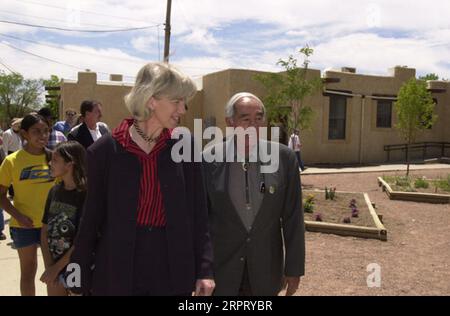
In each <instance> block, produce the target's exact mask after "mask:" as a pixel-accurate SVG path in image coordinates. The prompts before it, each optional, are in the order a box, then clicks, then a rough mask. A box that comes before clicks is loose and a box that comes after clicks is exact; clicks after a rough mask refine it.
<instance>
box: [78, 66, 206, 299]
mask: <svg viewBox="0 0 450 316" xmlns="http://www.w3.org/2000/svg"><path fill="white" fill-rule="evenodd" d="M195 92H196V88H195V84H194V83H193V81H192V80H191V79H190V78H189V77H187V76H185V75H184V74H182V73H181V72H180V71H178V70H177V69H175V68H173V67H172V66H169V65H167V64H163V63H150V64H147V65H145V66H144V67H143V68H142V69H141V70H140V71H139V73H138V75H137V79H136V83H135V86H134V88H133V89H132V90H131V92H130V93H129V94H128V95H127V96H126V97H125V103H126V106H127V108H128V110H129V111H130V113H131V114H132V118H130V119H125V120H124V121H123V122H122V123H121V124H120V125H119V127H117V128H116V129H115V130H114V131H113V133H112V135H105V136H103V137H102V138H101V139H100V140H98V141H97V142H96V143H95V144H94V145H92V146H91V147H89V149H88V190H87V198H86V204H85V207H84V212H83V216H82V219H81V224H80V229H79V233H78V236H77V239H76V241H75V245H74V252H73V255H72V260H71V261H72V262H73V263H77V264H79V267H80V268H81V287H78V288H77V287H74V288H72V292H73V293H83V294H92V295H140V296H142V295H157V296H161V295H164V296H167V295H191V293H192V292H193V291H195V292H196V295H210V294H211V293H212V291H213V289H214V281H213V280H212V249H211V241H210V236H209V232H208V227H207V208H206V195H205V190H204V185H203V180H202V172H201V165H200V163H194V162H181V163H175V162H174V161H173V160H172V159H171V149H172V147H173V145H174V144H175V143H176V142H177V140H172V139H171V131H172V129H173V128H175V127H176V126H177V124H178V122H179V120H180V117H181V116H182V115H184V114H185V112H186V102H187V100H188V99H189V98H191V97H192V96H193V95H194V94H195Z"/></svg>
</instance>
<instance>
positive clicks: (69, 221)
mask: <svg viewBox="0 0 450 316" xmlns="http://www.w3.org/2000/svg"><path fill="white" fill-rule="evenodd" d="M85 156H86V150H85V149H84V147H83V146H81V145H80V144H79V143H77V142H75V141H69V142H64V143H59V144H58V145H57V146H56V148H55V151H54V152H53V154H52V160H51V162H50V170H51V175H52V177H54V178H58V179H61V182H60V183H57V184H55V186H54V187H53V188H52V189H51V190H50V192H49V194H48V197H47V202H46V204H45V211H44V217H43V219H42V229H41V248H42V256H43V258H44V264H45V272H44V273H43V274H42V276H41V278H40V280H41V281H42V282H44V283H46V284H47V292H48V295H49V296H67V294H68V292H67V289H66V288H67V283H66V275H65V274H66V273H65V269H66V266H67V264H69V261H70V256H71V254H72V251H73V241H74V239H75V235H76V233H77V230H78V224H79V222H80V217H81V211H82V208H83V204H84V199H85V197H86V185H87V181H86V171H85Z"/></svg>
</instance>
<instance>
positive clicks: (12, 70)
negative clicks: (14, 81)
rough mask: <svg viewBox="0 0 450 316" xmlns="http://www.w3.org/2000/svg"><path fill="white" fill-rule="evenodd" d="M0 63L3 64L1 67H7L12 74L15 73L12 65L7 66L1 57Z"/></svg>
mask: <svg viewBox="0 0 450 316" xmlns="http://www.w3.org/2000/svg"><path fill="white" fill-rule="evenodd" d="M0 64H1V65H3V67H5V68H6V69H8V70H9V71H10V72H11V73H12V74H14V73H16V71H15V70H14V69H13V68H12V67H10V66H8V65H7V64H6V63H5V62H3V61H2V60H1V59H0Z"/></svg>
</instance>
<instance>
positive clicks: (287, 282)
mask: <svg viewBox="0 0 450 316" xmlns="http://www.w3.org/2000/svg"><path fill="white" fill-rule="evenodd" d="M283 284H284V285H283V288H286V286H287V289H286V296H292V295H294V293H295V292H296V291H297V290H298V286H299V284H300V277H284V283H283Z"/></svg>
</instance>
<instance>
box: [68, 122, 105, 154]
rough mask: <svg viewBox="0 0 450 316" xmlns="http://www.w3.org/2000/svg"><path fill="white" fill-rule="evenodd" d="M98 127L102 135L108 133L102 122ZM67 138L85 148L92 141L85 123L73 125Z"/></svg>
mask: <svg viewBox="0 0 450 316" xmlns="http://www.w3.org/2000/svg"><path fill="white" fill-rule="evenodd" d="M98 128H99V130H100V134H102V136H103V135H105V134H109V130H108V129H107V128H106V127H105V126H103V125H102V124H100V125H99V127H98ZM67 139H68V140H75V141H77V142H79V143H80V144H81V145H83V147H84V148H86V149H87V148H88V147H89V146H91V145H92V144H93V143H94V139H93V138H92V135H91V132H89V129H88V127H87V125H86V123H83V124H80V125H78V126H76V127H74V128H73V129H72V130H71V131H70V133H69V134H68V135H67Z"/></svg>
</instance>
